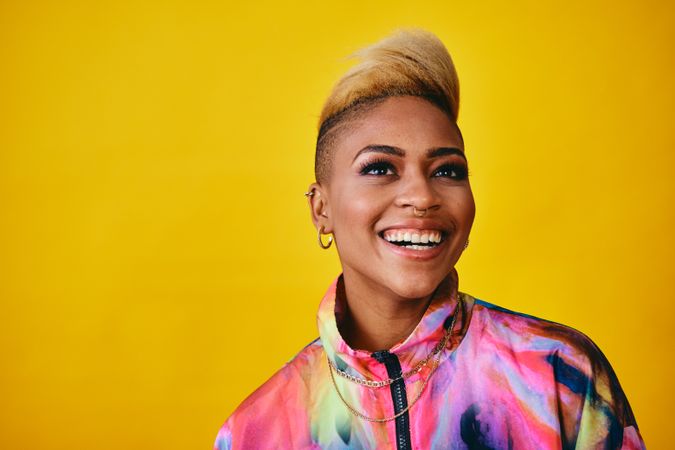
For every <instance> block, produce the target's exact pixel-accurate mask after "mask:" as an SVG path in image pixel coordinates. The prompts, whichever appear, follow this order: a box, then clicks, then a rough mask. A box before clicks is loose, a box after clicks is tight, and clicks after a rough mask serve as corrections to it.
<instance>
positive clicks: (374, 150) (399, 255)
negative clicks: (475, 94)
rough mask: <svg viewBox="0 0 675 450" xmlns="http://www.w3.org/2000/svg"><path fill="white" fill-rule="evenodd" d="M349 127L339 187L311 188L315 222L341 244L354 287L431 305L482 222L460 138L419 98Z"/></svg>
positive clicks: (336, 176)
mask: <svg viewBox="0 0 675 450" xmlns="http://www.w3.org/2000/svg"><path fill="white" fill-rule="evenodd" d="M348 128H349V129H348V130H346V131H345V132H343V135H342V136H341V137H339V138H338V140H337V142H336V143H335V144H334V145H335V147H334V149H333V151H334V152H335V153H334V158H333V164H332V169H331V174H330V177H329V180H328V181H327V182H324V183H323V184H320V185H319V184H313V185H312V186H310V188H314V189H315V195H314V196H313V197H312V198H311V202H312V212H313V219H314V222H315V224H316V225H317V227H318V226H324V229H325V232H326V233H329V232H332V233H333V235H334V236H335V244H336V245H337V250H338V253H339V256H340V261H341V263H342V268H343V271H344V275H345V282H347V283H349V284H351V285H352V286H354V287H357V288H358V287H359V286H360V287H362V288H363V289H365V290H366V291H367V292H368V291H369V292H371V293H375V292H378V293H380V294H384V295H389V296H394V297H398V298H408V299H413V298H422V297H425V296H428V295H430V294H431V293H432V292H433V291H434V289H435V288H436V287H437V286H438V285H439V283H440V282H441V281H442V280H443V279H444V278H445V277H446V276H447V275H448V273H449V271H450V270H451V269H452V267H454V265H455V263H456V262H457V260H458V259H459V257H460V255H461V253H462V251H463V249H464V244H465V242H466V241H467V239H468V237H469V231H470V230H471V225H472V223H473V218H474V214H475V205H474V200H473V195H472V193H471V187H470V185H469V180H468V178H467V171H468V166H467V162H466V158H465V156H464V145H463V143H462V138H461V137H460V133H459V130H458V128H457V127H456V125H455V124H454V123H452V121H451V120H450V119H448V117H447V116H446V115H445V114H444V113H443V112H442V111H441V110H440V109H438V108H437V107H435V106H434V105H432V104H431V103H429V102H428V101H426V100H424V99H422V98H418V97H412V96H404V97H391V98H389V99H387V100H385V101H384V102H382V103H381V104H379V105H377V106H375V107H374V108H373V109H371V110H370V111H368V112H367V113H366V114H365V115H364V116H362V117H361V118H359V119H357V120H356V122H354V123H353V124H352V125H350V126H349V127H348ZM413 207H414V208H416V209H417V211H416V212H417V215H416V214H415V213H414V211H413ZM424 210H426V213H424V215H423V217H418V215H422V214H423V211H424ZM439 240H440V242H439Z"/></svg>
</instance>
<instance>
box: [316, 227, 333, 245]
mask: <svg viewBox="0 0 675 450" xmlns="http://www.w3.org/2000/svg"><path fill="white" fill-rule="evenodd" d="M322 234H323V225H322V226H321V227H320V228H319V235H318V236H317V238H318V240H319V245H320V246H321V248H322V249H324V250H327V249H329V248H330V246H331V245H333V236H330V237H329V238H328V244H324V243H323V241H322V240H321V235H322Z"/></svg>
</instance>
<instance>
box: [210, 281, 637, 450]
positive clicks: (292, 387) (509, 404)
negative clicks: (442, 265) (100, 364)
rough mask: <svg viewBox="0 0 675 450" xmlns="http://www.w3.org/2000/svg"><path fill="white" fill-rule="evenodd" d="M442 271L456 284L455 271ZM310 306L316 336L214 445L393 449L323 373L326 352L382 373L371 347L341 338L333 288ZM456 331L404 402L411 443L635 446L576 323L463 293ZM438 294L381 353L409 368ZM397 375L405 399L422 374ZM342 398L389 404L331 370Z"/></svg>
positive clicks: (386, 433) (440, 313)
mask: <svg viewBox="0 0 675 450" xmlns="http://www.w3.org/2000/svg"><path fill="white" fill-rule="evenodd" d="M451 278H452V281H453V282H454V283H455V286H456V285H457V284H456V283H457V275H456V272H454V271H453V273H452V277H451ZM339 280H340V278H338V279H336V281H335V282H334V283H333V284H332V285H331V287H330V288H329V290H328V292H327V293H326V295H325V297H324V298H323V300H322V302H321V305H320V307H319V312H318V325H319V335H320V338H319V339H317V340H315V341H314V342H312V343H310V344H309V345H308V346H307V347H305V348H304V349H303V350H302V351H301V352H300V353H299V354H298V355H296V356H295V358H293V359H292V360H291V361H289V362H288V363H287V364H286V365H285V366H284V367H283V368H282V369H281V370H279V371H278V372H277V373H276V374H274V375H273V376H272V377H271V378H270V379H269V380H268V381H267V382H266V383H265V384H263V385H262V386H261V387H260V388H258V389H257V390H256V391H255V392H254V393H253V394H251V395H250V396H249V397H248V398H247V399H246V400H245V401H244V402H243V403H242V404H241V405H240V406H239V407H238V408H237V410H236V411H235V412H234V413H233V414H232V415H231V416H230V418H229V419H228V420H227V421H226V422H225V424H224V425H223V427H222V428H221V429H220V432H219V433H218V436H217V438H216V442H215V446H214V449H216V450H225V449H268V448H289V449H290V448H292V449H305V448H311V449H319V448H321V449H347V448H353V449H358V448H364V449H395V448H396V430H395V424H394V422H393V421H391V422H387V423H371V422H366V421H364V420H362V419H359V418H356V417H354V416H353V415H352V414H351V413H350V412H349V411H348V410H347V408H346V407H345V406H344V404H343V403H342V402H341V401H340V399H339V397H338V396H337V394H336V392H335V390H334V387H333V385H332V383H331V381H330V374H329V367H328V364H327V362H326V356H328V357H329V358H330V359H331V360H332V361H333V362H334V363H335V364H336V365H337V366H338V367H339V368H341V369H343V370H345V371H347V372H349V373H351V374H353V375H355V376H359V377H364V378H368V379H387V378H388V376H387V372H386V369H385V367H384V365H383V364H381V363H380V362H378V361H377V360H375V359H374V358H373V357H372V356H371V354H370V353H369V352H365V351H360V350H353V349H351V348H350V347H349V346H348V345H347V344H346V343H345V342H344V341H343V340H342V338H341V337H340V334H339V332H338V328H337V323H336V315H337V317H338V318H339V317H340V314H341V312H342V310H341V307H340V306H341V305H340V302H337V304H336V287H337V283H338V281H339ZM460 295H461V296H462V300H463V302H462V305H463V307H462V308H461V309H460V311H458V319H457V323H456V324H455V328H454V332H455V334H454V337H453V338H452V339H451V340H450V342H449V343H448V346H447V347H446V348H445V349H444V351H443V353H442V356H441V360H440V364H439V366H438V368H437V370H436V372H435V373H434V374H433V376H432V377H431V379H430V381H429V383H428V385H427V387H426V389H425V391H424V392H423V394H422V396H421V398H420V400H419V401H418V403H416V404H415V405H414V406H413V407H412V408H411V409H410V410H409V418H410V437H411V442H412V448H414V449H517V450H518V449H537V450H541V449H644V448H645V447H644V443H643V441H642V438H641V437H640V433H639V431H638V428H637V425H636V422H635V419H634V417H633V413H632V411H631V408H630V406H629V404H628V401H627V400H626V397H625V396H624V393H623V391H622V390H621V386H620V385H619V382H618V380H617V378H616V376H615V374H614V372H613V370H612V368H611V366H610V365H609V362H608V361H607V359H606V358H605V357H604V355H603V354H602V352H601V351H600V350H599V349H598V347H596V346H595V344H593V342H592V341H591V340H590V339H588V338H587V337H586V336H584V335H583V334H581V333H580V332H578V331H576V330H574V329H572V328H569V327H566V326H564V325H560V324H557V323H553V322H549V321H545V320H542V319H538V318H535V317H532V316H528V315H524V314H520V313H516V312H512V311H509V310H506V309H503V308H500V307H498V306H495V305H493V304H490V303H488V302H485V301H482V300H479V299H475V298H473V297H472V296H470V295H468V294H466V293H461V294H460ZM454 298H455V296H454V295H451V296H449V297H445V298H437V299H434V301H433V302H432V303H431V305H430V306H429V308H428V309H427V311H426V313H425V314H424V317H423V318H422V320H421V322H420V323H419V324H418V326H417V327H416V329H415V330H414V331H413V333H412V334H411V335H410V336H409V337H408V338H407V339H405V340H404V341H403V342H401V343H399V344H397V345H396V346H394V347H393V348H392V349H390V351H391V352H392V353H394V354H395V355H397V356H398V358H399V360H400V363H401V366H402V370H403V371H404V372H405V371H408V370H410V369H411V368H412V367H413V366H414V365H415V364H416V363H417V362H418V361H420V360H421V359H423V358H424V357H425V356H426V355H427V354H428V353H429V352H430V351H431V350H432V348H433V347H434V346H435V345H436V343H437V342H439V341H440V339H441V338H442V336H443V333H444V328H443V327H444V323H449V322H446V320H448V317H450V316H452V314H453V313H454V311H455V308H456V307H457V302H456V301H455V300H452V299H454ZM429 371H430V368H429V367H425V368H424V369H423V370H422V371H421V372H420V373H419V374H417V375H414V376H412V377H410V378H408V379H406V389H407V396H408V399H409V400H410V399H412V398H414V396H415V395H416V393H417V389H419V388H420V386H421V385H422V381H423V379H424V378H426V377H427V376H428V375H429ZM336 382H337V385H338V387H339V389H340V391H341V392H342V394H343V396H344V397H345V398H346V399H347V401H349V402H350V404H351V405H353V406H354V407H355V408H356V409H357V410H359V411H361V412H362V413H364V414H366V415H368V416H371V417H388V416H392V415H393V414H394V406H393V404H392V398H391V394H390V390H389V388H387V387H385V388H380V389H369V388H365V387H362V386H359V385H356V384H354V383H352V382H350V381H348V380H346V379H344V378H341V377H336Z"/></svg>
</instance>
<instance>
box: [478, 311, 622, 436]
mask: <svg viewBox="0 0 675 450" xmlns="http://www.w3.org/2000/svg"><path fill="white" fill-rule="evenodd" d="M474 320H475V321H476V322H475V323H474ZM471 322H472V323H471V326H472V328H473V327H475V333H476V334H477V335H478V339H479V340H480V341H481V342H480V344H479V345H480V346H481V347H482V346H484V345H488V346H493V347H495V350H496V351H495V354H500V355H507V356H506V357H507V358H510V359H513V360H515V363H516V364H515V365H516V366H521V367H523V366H530V367H531V368H534V367H536V368H537V371H536V372H537V373H538V375H537V377H542V376H545V377H548V376H549V375H546V373H548V374H550V376H551V377H552V381H553V383H554V385H555V391H556V392H557V394H556V395H557V396H558V397H559V401H560V403H561V404H567V405H568V407H569V408H568V409H575V410H576V411H574V414H573V415H574V416H575V420H579V419H580V417H581V415H582V412H583V411H584V410H585V411H586V413H588V412H590V411H591V410H597V412H598V413H600V414H603V415H606V416H607V417H606V418H607V419H608V420H609V422H611V423H613V425H614V426H615V427H619V428H621V427H626V426H634V425H635V418H634V416H633V413H632V411H631V408H630V406H629V404H628V401H627V399H626V397H625V395H624V392H623V390H622V388H621V385H620V383H619V380H618V378H617V376H616V374H615V372H614V370H613V369H612V366H611V364H610V363H609V361H608V360H607V358H606V357H605V355H604V354H603V352H602V351H601V350H600V348H599V347H598V346H597V345H596V344H595V342H594V341H593V340H592V339H591V338H589V337H588V336H587V335H585V334H584V333H582V332H581V331H579V330H576V329H574V328H572V327H569V326H567V325H563V324H560V323H557V322H553V321H550V320H546V319H542V318H539V317H535V316H532V315H528V314H523V313H520V312H516V311H511V310H509V309H506V308H503V307H500V306H497V305H494V304H492V303H489V302H486V301H484V300H480V299H475V302H474V307H473V311H472V319H471ZM544 369H545V370H544ZM542 370H544V372H543V373H542V372H541V371H542ZM568 412H569V411H568Z"/></svg>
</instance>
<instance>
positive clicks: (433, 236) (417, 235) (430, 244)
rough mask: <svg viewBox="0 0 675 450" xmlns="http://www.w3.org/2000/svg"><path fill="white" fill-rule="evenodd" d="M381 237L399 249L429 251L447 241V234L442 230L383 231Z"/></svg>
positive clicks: (404, 229)
mask: <svg viewBox="0 0 675 450" xmlns="http://www.w3.org/2000/svg"><path fill="white" fill-rule="evenodd" d="M379 236H380V237H381V238H382V239H384V240H385V241H387V242H388V243H390V244H392V245H395V246H397V247H401V248H406V249H410V250H417V251H428V250H431V249H433V248H436V247H438V246H439V245H441V243H443V242H444V241H445V238H446V233H445V232H443V231H440V230H424V229H417V228H394V229H388V230H384V231H381V232H380V233H379Z"/></svg>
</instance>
